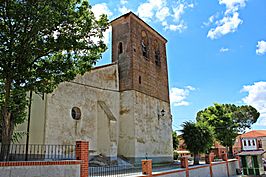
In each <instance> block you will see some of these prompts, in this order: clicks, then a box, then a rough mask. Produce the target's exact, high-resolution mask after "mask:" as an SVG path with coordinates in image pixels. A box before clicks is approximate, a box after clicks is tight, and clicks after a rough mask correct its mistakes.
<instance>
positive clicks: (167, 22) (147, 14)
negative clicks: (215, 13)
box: [137, 0, 194, 32]
mask: <svg viewBox="0 0 266 177" xmlns="http://www.w3.org/2000/svg"><path fill="white" fill-rule="evenodd" d="M188 8H194V4H192V3H191V4H188V3H186V2H183V1H178V2H177V3H176V4H175V5H174V6H173V7H171V6H170V5H169V4H167V0H147V1H145V2H144V3H142V4H140V5H139V6H138V9H137V14H138V15H139V17H140V18H142V19H144V20H145V21H154V20H156V21H159V22H161V24H162V25H163V26H164V29H165V30H171V31H179V32H182V31H183V30H184V29H186V28H187V25H186V24H185V22H184V20H183V19H182V15H183V14H184V13H185V9H188Z"/></svg>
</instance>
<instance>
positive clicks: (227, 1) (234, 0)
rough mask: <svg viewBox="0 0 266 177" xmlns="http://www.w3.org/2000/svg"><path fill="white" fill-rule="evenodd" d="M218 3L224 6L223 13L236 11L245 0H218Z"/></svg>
mask: <svg viewBox="0 0 266 177" xmlns="http://www.w3.org/2000/svg"><path fill="white" fill-rule="evenodd" d="M219 4H221V5H225V6H226V11H225V14H229V13H232V12H237V11H238V10H239V8H240V7H245V6H246V0H219Z"/></svg>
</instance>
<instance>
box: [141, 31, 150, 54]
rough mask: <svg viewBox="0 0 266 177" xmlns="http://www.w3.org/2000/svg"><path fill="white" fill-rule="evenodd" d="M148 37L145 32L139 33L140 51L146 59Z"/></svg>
mask: <svg viewBox="0 0 266 177" xmlns="http://www.w3.org/2000/svg"><path fill="white" fill-rule="evenodd" d="M148 45H149V44H148V36H147V33H146V31H142V32H141V49H142V55H143V56H144V57H146V58H148Z"/></svg>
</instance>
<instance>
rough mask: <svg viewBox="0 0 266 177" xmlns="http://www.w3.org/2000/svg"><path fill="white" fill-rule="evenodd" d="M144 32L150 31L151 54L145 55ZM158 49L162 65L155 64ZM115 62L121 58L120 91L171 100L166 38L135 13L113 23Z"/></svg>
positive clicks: (149, 51)
mask: <svg viewBox="0 0 266 177" xmlns="http://www.w3.org/2000/svg"><path fill="white" fill-rule="evenodd" d="M143 31H144V32H145V33H146V34H147V40H148V42H147V49H148V57H145V56H143V54H142V40H143V38H142V35H141V34H142V32H143ZM120 42H121V43H122V45H123V53H121V54H119V47H118V46H119V43H120ZM155 46H158V47H155ZM158 49H159V51H160V65H159V66H158V65H156V63H155V51H156V50H158ZM112 61H113V62H116V61H118V68H119V77H120V78H119V84H120V91H125V90H132V89H133V90H137V91H139V92H142V93H144V94H147V95H149V96H153V97H155V98H158V99H160V100H163V101H166V102H169V89H168V71H167V60H166V40H165V39H164V38H163V37H162V36H161V35H159V34H158V33H157V32H156V31H155V30H154V29H152V28H151V27H150V26H148V25H147V24H146V23H144V22H143V21H142V20H141V19H139V18H138V17H136V16H135V15H134V14H130V15H128V16H122V17H120V18H119V19H118V20H116V21H115V22H112Z"/></svg>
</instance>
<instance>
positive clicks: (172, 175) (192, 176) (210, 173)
mask: <svg viewBox="0 0 266 177" xmlns="http://www.w3.org/2000/svg"><path fill="white" fill-rule="evenodd" d="M238 168H239V161H238V160H236V159H231V160H227V161H221V162H212V163H211V164H205V165H197V166H186V168H180V169H174V170H167V171H161V172H153V173H152V176H162V177H176V176H178V177H203V176H204V177H228V176H235V175H236V169H238ZM141 176H142V177H144V176H145V175H141Z"/></svg>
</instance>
